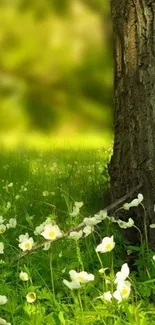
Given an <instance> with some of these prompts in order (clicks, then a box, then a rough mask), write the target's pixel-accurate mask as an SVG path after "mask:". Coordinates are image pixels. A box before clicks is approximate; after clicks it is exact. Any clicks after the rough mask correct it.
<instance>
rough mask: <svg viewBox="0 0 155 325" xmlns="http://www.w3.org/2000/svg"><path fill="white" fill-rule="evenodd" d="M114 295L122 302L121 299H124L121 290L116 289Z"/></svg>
mask: <svg viewBox="0 0 155 325" xmlns="http://www.w3.org/2000/svg"><path fill="white" fill-rule="evenodd" d="M113 297H114V298H115V299H116V300H118V302H121V301H122V296H121V294H120V291H119V290H116V291H115V292H114V293H113Z"/></svg>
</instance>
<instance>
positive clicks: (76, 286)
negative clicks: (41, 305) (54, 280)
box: [63, 279, 81, 290]
mask: <svg viewBox="0 0 155 325" xmlns="http://www.w3.org/2000/svg"><path fill="white" fill-rule="evenodd" d="M63 283H64V284H65V285H66V286H67V287H68V288H69V289H70V290H73V289H79V288H80V287H81V285H80V283H79V282H76V281H71V282H69V281H67V280H65V279H64V280H63Z"/></svg>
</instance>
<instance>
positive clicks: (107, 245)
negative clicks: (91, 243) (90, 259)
mask: <svg viewBox="0 0 155 325" xmlns="http://www.w3.org/2000/svg"><path fill="white" fill-rule="evenodd" d="M114 247H115V242H114V236H111V237H104V238H103V239H102V243H101V244H100V245H98V246H97V247H96V252H101V253H107V252H110V251H111V250H112V249H113V248H114Z"/></svg>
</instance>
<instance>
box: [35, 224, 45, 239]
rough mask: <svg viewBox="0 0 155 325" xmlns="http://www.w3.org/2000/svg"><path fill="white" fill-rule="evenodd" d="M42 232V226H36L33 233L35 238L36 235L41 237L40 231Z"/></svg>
mask: <svg viewBox="0 0 155 325" xmlns="http://www.w3.org/2000/svg"><path fill="white" fill-rule="evenodd" d="M43 230H44V225H43V223H41V225H39V226H37V227H36V229H35V231H34V234H35V235H36V236H37V235H41V233H42V231H43Z"/></svg>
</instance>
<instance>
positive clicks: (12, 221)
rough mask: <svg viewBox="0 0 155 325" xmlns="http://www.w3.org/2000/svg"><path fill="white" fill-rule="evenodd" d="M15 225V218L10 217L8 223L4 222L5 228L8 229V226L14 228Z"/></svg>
mask: <svg viewBox="0 0 155 325" xmlns="http://www.w3.org/2000/svg"><path fill="white" fill-rule="evenodd" d="M16 226H17V220H16V218H11V219H9V223H7V224H6V228H7V229H9V228H16Z"/></svg>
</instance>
